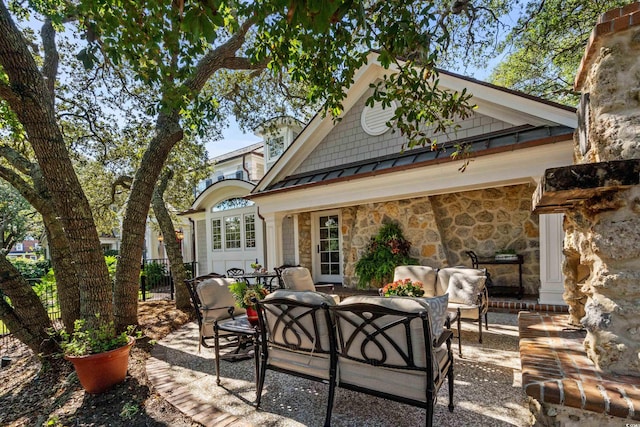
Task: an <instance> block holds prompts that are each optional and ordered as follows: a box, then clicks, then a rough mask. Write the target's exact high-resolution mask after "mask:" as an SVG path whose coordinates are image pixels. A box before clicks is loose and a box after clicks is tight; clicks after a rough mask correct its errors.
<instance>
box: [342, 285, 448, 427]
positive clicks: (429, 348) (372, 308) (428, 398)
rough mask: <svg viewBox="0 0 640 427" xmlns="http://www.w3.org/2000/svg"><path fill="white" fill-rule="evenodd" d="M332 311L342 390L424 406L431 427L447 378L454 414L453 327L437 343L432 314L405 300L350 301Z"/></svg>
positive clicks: (376, 298)
mask: <svg viewBox="0 0 640 427" xmlns="http://www.w3.org/2000/svg"><path fill="white" fill-rule="evenodd" d="M351 301H353V302H351ZM363 301H366V302H363ZM330 311H331V312H332V313H333V315H334V317H335V322H336V329H337V332H336V339H337V351H338V360H337V364H338V366H339V369H338V378H337V380H338V385H339V387H341V388H347V389H350V390H354V391H358V392H362V393H367V394H370V395H373V396H378V397H382V398H385V399H389V400H394V401H397V402H402V403H406V404H409V405H412V406H417V407H421V408H425V409H426V425H427V426H432V425H433V411H434V406H435V402H436V397H437V394H438V390H439V389H440V386H441V385H442V384H443V383H444V380H445V377H446V378H448V384H449V411H451V412H453V408H454V406H453V353H452V351H451V339H452V336H453V333H452V332H451V330H449V329H448V325H447V329H445V330H444V332H443V333H442V334H440V337H436V338H435V340H434V337H432V336H431V327H430V323H431V319H430V314H429V312H428V311H427V310H425V307H424V306H423V305H422V304H420V303H419V302H417V301H415V300H413V299H411V298H403V297H395V298H394V297H392V298H382V297H351V298H348V299H346V300H345V301H343V302H342V303H341V304H339V305H337V306H333V307H331V308H330Z"/></svg>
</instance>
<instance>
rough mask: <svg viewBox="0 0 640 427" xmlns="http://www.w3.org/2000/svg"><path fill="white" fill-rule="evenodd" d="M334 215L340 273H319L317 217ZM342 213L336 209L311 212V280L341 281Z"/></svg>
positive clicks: (342, 256) (342, 255)
mask: <svg viewBox="0 0 640 427" xmlns="http://www.w3.org/2000/svg"><path fill="white" fill-rule="evenodd" d="M330 215H335V216H337V217H338V250H339V256H340V259H339V261H338V263H339V266H340V273H338V274H324V275H323V274H321V273H320V256H319V253H318V250H317V248H318V247H319V245H320V241H319V239H320V231H319V228H318V218H320V217H321V216H330ZM341 230H342V213H341V212H340V210H338V209H334V210H330V211H317V212H311V270H312V271H313V281H314V282H319V281H330V282H335V281H340V282H342V275H343V274H344V272H343V271H342V270H343V268H342V267H343V258H344V254H343V251H342V249H343V246H342V244H343V243H342V232H341Z"/></svg>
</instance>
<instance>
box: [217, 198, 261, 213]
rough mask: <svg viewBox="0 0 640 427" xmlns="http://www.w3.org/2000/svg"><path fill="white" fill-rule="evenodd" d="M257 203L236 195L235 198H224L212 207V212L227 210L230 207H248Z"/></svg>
mask: <svg viewBox="0 0 640 427" xmlns="http://www.w3.org/2000/svg"><path fill="white" fill-rule="evenodd" d="M254 204H255V203H254V202H252V201H251V200H247V199H243V198H242V197H236V198H233V199H227V200H223V201H221V202H220V203H218V204H217V205H215V206H214V207H212V208H211V212H220V211H226V210H229V209H236V208H246V207H249V206H253V205H254Z"/></svg>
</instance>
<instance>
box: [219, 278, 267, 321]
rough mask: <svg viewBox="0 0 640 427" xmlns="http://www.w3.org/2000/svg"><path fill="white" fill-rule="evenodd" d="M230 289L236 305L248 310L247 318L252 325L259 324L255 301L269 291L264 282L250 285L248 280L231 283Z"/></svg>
mask: <svg viewBox="0 0 640 427" xmlns="http://www.w3.org/2000/svg"><path fill="white" fill-rule="evenodd" d="M229 291H230V292H231V294H232V295H233V298H234V299H235V300H236V305H237V306H238V307H242V308H244V309H245V310H247V318H248V319H249V323H251V324H252V325H254V326H255V325H257V324H258V312H257V311H256V308H255V306H254V301H256V300H261V299H263V298H264V297H265V296H267V294H268V293H269V291H267V290H266V289H265V288H264V286H262V283H256V284H255V285H250V284H248V283H247V282H235V283H232V284H231V285H229Z"/></svg>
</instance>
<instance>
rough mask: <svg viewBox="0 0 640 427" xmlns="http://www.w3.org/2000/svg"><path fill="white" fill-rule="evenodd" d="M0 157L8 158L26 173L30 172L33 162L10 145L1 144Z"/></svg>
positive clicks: (13, 164)
mask: <svg viewBox="0 0 640 427" xmlns="http://www.w3.org/2000/svg"><path fill="white" fill-rule="evenodd" d="M0 157H4V158H5V159H7V161H8V162H9V163H11V165H12V166H14V167H15V168H16V169H18V170H19V171H20V172H22V173H24V174H29V173H30V172H31V168H32V167H33V163H31V162H30V161H29V160H28V159H27V158H26V157H24V156H23V155H22V154H20V153H18V152H17V151H16V150H14V149H13V148H11V147H9V146H8V145H0Z"/></svg>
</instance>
